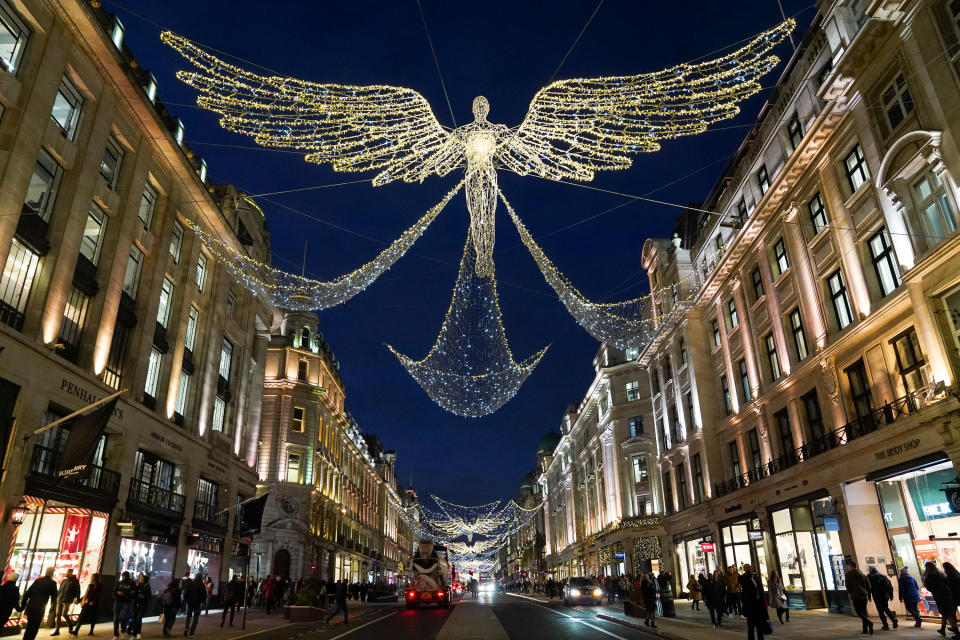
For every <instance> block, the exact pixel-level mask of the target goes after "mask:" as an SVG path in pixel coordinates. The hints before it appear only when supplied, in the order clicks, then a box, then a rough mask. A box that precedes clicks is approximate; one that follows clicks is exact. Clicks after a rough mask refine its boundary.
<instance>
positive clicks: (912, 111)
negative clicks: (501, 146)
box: [640, 0, 960, 609]
mask: <svg viewBox="0 0 960 640" xmlns="http://www.w3.org/2000/svg"><path fill="white" fill-rule="evenodd" d="M958 43H960V13H958V11H957V8H956V3H952V4H951V3H949V2H943V1H921V0H913V1H904V2H896V3H877V2H874V3H868V2H843V1H835V2H820V3H819V12H818V14H817V16H816V18H815V19H814V21H813V23H812V25H811V27H810V29H809V30H808V32H807V33H806V34H805V35H804V36H803V37H802V39H801V40H800V42H799V45H798V48H797V49H796V52H795V53H794V55H793V56H792V58H791V59H790V61H789V62H788V63H787V65H786V69H785V71H784V73H783V75H782V77H781V78H780V81H779V84H778V90H777V91H776V92H775V93H774V94H773V96H772V97H771V98H770V100H769V101H768V103H767V104H766V105H765V106H764V107H763V109H762V111H761V114H760V117H759V119H758V120H757V121H756V123H755V125H754V127H753V129H752V130H751V133H750V135H749V137H748V138H747V140H745V141H744V143H743V144H742V145H741V147H740V149H739V150H738V151H737V154H736V156H735V158H734V160H733V161H732V163H731V164H730V165H729V167H728V168H727V170H726V172H725V174H724V175H723V176H722V177H721V179H720V180H719V181H718V182H717V186H716V187H715V188H714V189H713V191H712V192H711V193H710V195H709V197H708V198H707V201H706V202H705V203H704V204H703V205H701V206H700V207H695V208H692V209H691V210H690V211H688V212H686V213H685V215H684V217H683V218H682V219H681V220H679V221H678V226H677V228H678V231H679V233H678V234H677V237H676V238H675V239H674V240H673V241H669V240H649V241H647V243H646V244H645V245H644V248H643V260H644V266H645V268H646V269H647V271H648V274H649V277H650V283H651V290H653V291H655V296H657V298H658V299H659V303H658V304H656V305H654V307H655V314H656V316H657V317H656V319H657V323H658V326H657V338H656V339H655V340H654V341H653V342H652V343H651V344H650V346H649V347H648V348H647V349H646V350H645V351H644V353H642V354H641V355H640V363H641V364H642V366H644V367H646V368H647V370H648V372H649V374H650V375H649V377H650V380H651V385H650V388H649V395H650V397H651V398H652V400H653V403H654V413H655V416H656V424H657V429H658V432H657V442H658V446H659V458H658V467H659V472H660V473H659V475H660V476H661V478H662V483H661V486H662V490H663V499H664V504H665V512H666V515H665V516H664V526H665V528H666V531H667V534H668V537H667V543H668V544H667V553H666V554H665V561H666V563H667V564H668V566H669V567H670V568H671V569H672V570H673V571H674V572H675V573H676V574H677V575H681V574H682V575H684V576H686V575H688V574H691V573H699V572H700V571H704V570H709V569H712V568H714V567H716V566H726V565H731V564H737V565H742V564H744V563H751V564H753V565H755V566H757V567H758V569H759V573H760V574H761V575H762V576H763V578H764V581H766V580H767V579H768V577H769V575H770V573H771V572H772V571H773V570H777V571H779V572H780V574H781V575H782V577H783V579H784V582H785V583H786V585H787V589H788V591H789V596H790V602H791V606H793V607H798V608H799V607H824V606H830V607H832V608H834V609H843V608H846V607H848V605H847V596H846V592H845V590H844V582H843V571H842V566H843V562H844V559H845V558H846V557H851V558H853V559H855V560H856V561H857V562H858V563H859V565H860V566H861V568H863V569H864V570H866V569H867V568H868V567H869V566H876V567H877V568H878V569H879V570H881V571H882V572H884V573H888V574H892V573H893V572H896V571H897V570H898V569H899V568H900V567H904V566H906V567H909V568H910V570H911V571H912V573H913V574H914V575H917V574H918V573H919V570H920V568H921V567H922V565H923V563H924V562H925V561H927V560H934V561H937V562H941V563H942V562H944V561H947V560H950V561H955V560H956V559H957V557H958V552H960V545H958V543H957V541H956V539H955V537H953V536H952V534H951V532H953V531H956V530H957V529H956V527H957V524H958V523H960V516H958V514H957V512H958V507H960V503H957V502H956V501H955V500H954V499H953V498H951V495H952V494H950V493H948V492H945V491H944V489H947V490H948V491H949V489H950V486H951V485H950V483H951V482H952V481H953V480H954V478H955V477H956V475H957V474H956V464H957V462H958V461H960V431H958V426H960V413H958V409H960V403H958V400H957V379H958V376H960V358H958V355H957V354H958V353H960V351H958V348H960V342H958V339H960V293H958V292H960V236H958V233H957V228H958V224H960V217H958V210H960V209H958V196H960V193H958V190H957V178H958V177H960V148H958V140H957V133H958V128H957V127H958V125H960V66H958V56H960V45H958ZM672 406H675V407H677V409H676V410H672V409H671V407H672ZM896 601H897V599H896V598H895V599H894V602H896Z"/></svg>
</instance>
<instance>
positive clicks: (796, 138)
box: [787, 111, 803, 153]
mask: <svg viewBox="0 0 960 640" xmlns="http://www.w3.org/2000/svg"><path fill="white" fill-rule="evenodd" d="M787 137H788V138H789V139H790V152H791V153H793V151H794V150H795V149H796V148H797V147H799V146H800V141H801V140H803V123H801V122H800V116H799V115H798V114H797V112H796V111H794V112H793V116H792V117H791V118H790V122H788V123H787Z"/></svg>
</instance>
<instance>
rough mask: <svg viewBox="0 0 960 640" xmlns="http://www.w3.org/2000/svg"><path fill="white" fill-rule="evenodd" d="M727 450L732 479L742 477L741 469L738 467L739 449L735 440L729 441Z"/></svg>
mask: <svg viewBox="0 0 960 640" xmlns="http://www.w3.org/2000/svg"><path fill="white" fill-rule="evenodd" d="M727 448H728V449H729V451H730V466H731V468H732V469H733V477H734V478H739V477H740V476H742V475H743V469H742V468H741V467H740V447H738V446H737V441H736V440H731V441H730V443H729V444H728V445H727Z"/></svg>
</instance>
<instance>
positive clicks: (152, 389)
mask: <svg viewBox="0 0 960 640" xmlns="http://www.w3.org/2000/svg"><path fill="white" fill-rule="evenodd" d="M162 364H163V354H162V353H160V350H159V349H157V348H156V347H154V348H153V349H151V350H150V359H149V360H148V361H147V380H146V382H145V383H144V385H143V393H144V394H146V395H148V396H150V397H151V398H156V397H157V384H158V382H159V381H160V367H161V365H162Z"/></svg>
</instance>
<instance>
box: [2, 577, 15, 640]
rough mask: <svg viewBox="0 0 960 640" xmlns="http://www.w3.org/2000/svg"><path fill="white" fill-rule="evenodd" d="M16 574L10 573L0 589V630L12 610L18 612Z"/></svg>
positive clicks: (5, 623) (8, 618)
mask: <svg viewBox="0 0 960 640" xmlns="http://www.w3.org/2000/svg"><path fill="white" fill-rule="evenodd" d="M19 577H20V575H19V574H17V573H11V574H9V575H8V576H7V579H6V580H5V581H4V582H3V586H2V587H0V628H3V627H5V626H6V625H7V621H8V620H10V616H11V615H13V610H14V609H16V610H17V611H20V590H19V589H18V588H17V579H18V578H19Z"/></svg>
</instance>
